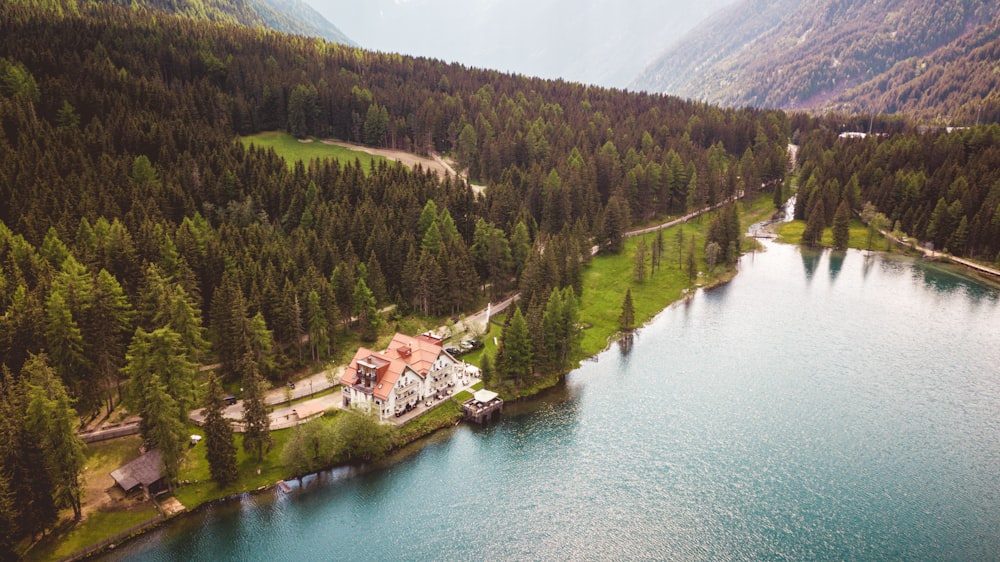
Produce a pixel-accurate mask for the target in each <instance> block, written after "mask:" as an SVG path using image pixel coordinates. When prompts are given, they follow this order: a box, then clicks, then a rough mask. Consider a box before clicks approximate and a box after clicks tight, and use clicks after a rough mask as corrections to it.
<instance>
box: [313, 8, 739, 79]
mask: <svg viewBox="0 0 1000 562" xmlns="http://www.w3.org/2000/svg"><path fill="white" fill-rule="evenodd" d="M307 1H308V3H309V4H310V5H312V6H313V7H314V8H316V10H317V11H319V12H320V13H322V14H323V16H325V17H326V18H327V19H328V20H330V21H331V22H333V23H334V24H335V25H336V26H337V27H339V28H340V29H341V30H342V31H343V32H344V33H345V34H347V36H348V37H350V38H351V39H352V40H353V41H355V42H357V43H358V44H360V45H361V46H362V47H364V48H367V49H373V50H378V51H387V52H396V53H404V54H409V55H415V56H426V57H432V58H438V59H442V60H446V61H449V62H459V63H462V64H465V65H467V66H473V67H483V68H493V69H497V70H502V71H508V72H514V73H519V74H525V75H529V76H540V77H543V78H563V79H565V80H569V81H574V82H584V83H588V84H597V85H602V86H612V87H625V86H627V85H628V84H629V83H630V82H632V80H634V79H635V78H636V77H637V76H638V75H639V74H640V73H641V72H642V70H643V69H644V68H645V67H646V65H647V64H649V63H650V62H651V61H652V60H653V59H654V58H655V57H656V56H657V55H659V54H660V53H661V52H662V51H663V50H664V49H666V48H667V47H669V46H670V45H671V44H673V43H674V42H675V41H677V40H678V39H680V38H681V36H683V35H684V34H685V33H686V32H687V31H689V30H690V29H691V28H693V27H694V26H695V25H697V24H698V23H699V22H700V21H701V20H703V19H704V18H706V17H707V16H709V15H711V14H712V13H714V12H715V11H717V10H718V9H720V8H721V7H723V6H726V5H728V4H731V3H733V2H734V0H704V1H702V2H688V1H678V0H625V1H622V0H370V1H368V0H363V1H359V0H307Z"/></svg>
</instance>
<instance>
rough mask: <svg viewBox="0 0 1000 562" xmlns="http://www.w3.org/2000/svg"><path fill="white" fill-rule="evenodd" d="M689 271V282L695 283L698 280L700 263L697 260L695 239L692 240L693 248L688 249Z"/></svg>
mask: <svg viewBox="0 0 1000 562" xmlns="http://www.w3.org/2000/svg"><path fill="white" fill-rule="evenodd" d="M687 269H688V281H690V282H692V283H694V280H695V279H697V278H698V262H697V261H696V260H695V255H694V240H693V239H692V240H691V247H690V248H689V249H688V258H687Z"/></svg>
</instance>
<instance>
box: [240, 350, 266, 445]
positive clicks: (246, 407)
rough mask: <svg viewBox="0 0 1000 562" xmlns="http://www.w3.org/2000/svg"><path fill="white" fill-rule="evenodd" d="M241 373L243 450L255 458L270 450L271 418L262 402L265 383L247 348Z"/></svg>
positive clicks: (241, 365)
mask: <svg viewBox="0 0 1000 562" xmlns="http://www.w3.org/2000/svg"><path fill="white" fill-rule="evenodd" d="M240 370H241V371H242V373H243V428H244V429H243V450H244V451H246V452H247V454H248V455H251V456H254V457H256V458H257V460H264V455H265V454H267V452H268V451H270V450H271V446H272V445H273V444H274V440H273V439H272V438H271V418H270V417H269V416H268V414H267V404H266V403H265V402H264V398H265V393H266V392H267V384H266V383H265V382H264V377H262V376H261V375H260V371H259V370H258V369H257V362H256V361H255V360H254V357H253V354H252V353H251V352H250V351H249V350H248V351H247V352H246V353H244V354H243V358H242V360H241V361H240Z"/></svg>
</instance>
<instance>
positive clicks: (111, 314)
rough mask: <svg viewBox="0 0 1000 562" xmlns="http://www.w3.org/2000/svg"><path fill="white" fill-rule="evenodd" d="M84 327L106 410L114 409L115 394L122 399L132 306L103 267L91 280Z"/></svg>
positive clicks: (131, 326) (119, 286) (120, 287)
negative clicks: (91, 294) (88, 312)
mask: <svg viewBox="0 0 1000 562" xmlns="http://www.w3.org/2000/svg"><path fill="white" fill-rule="evenodd" d="M91 312H92V314H91V315H90V322H88V324H89V325H88V327H87V330H88V332H89V333H90V334H91V338H92V340H93V341H96V342H100V344H99V345H94V346H93V348H92V349H93V357H94V362H95V363H96V368H97V370H98V372H99V373H100V375H101V378H102V380H103V384H102V386H103V387H104V394H105V398H106V400H107V408H108V413H109V414H110V413H111V411H112V410H113V409H114V405H115V404H114V396H115V393H114V392H112V390H114V391H116V392H117V395H118V398H119V399H121V386H120V384H119V381H120V377H119V375H120V373H121V368H122V367H123V366H124V364H125V351H126V349H127V345H128V338H129V335H130V334H131V333H132V332H133V331H134V330H133V329H132V328H133V326H134V325H133V323H132V322H133V317H134V314H133V311H132V305H131V304H130V303H129V301H128V297H127V296H126V295H125V291H124V289H122V286H121V285H120V284H119V283H118V280H117V279H115V277H114V276H113V275H111V274H110V273H108V271H107V270H106V269H102V270H101V271H100V272H99V273H98V274H97V282H96V283H94V303H93V308H92V309H91Z"/></svg>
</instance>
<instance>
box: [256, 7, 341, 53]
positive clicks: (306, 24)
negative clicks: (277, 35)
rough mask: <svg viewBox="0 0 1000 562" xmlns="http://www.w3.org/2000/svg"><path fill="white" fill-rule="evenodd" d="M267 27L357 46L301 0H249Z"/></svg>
mask: <svg viewBox="0 0 1000 562" xmlns="http://www.w3.org/2000/svg"><path fill="white" fill-rule="evenodd" d="M250 1H251V2H252V3H253V5H254V6H255V7H256V9H257V12H258V13H260V15H261V17H262V18H263V19H264V21H265V22H266V23H267V25H268V27H270V28H272V29H275V30H277V31H282V32H284V33H292V34H295V35H308V36H311V37H321V38H323V39H326V40H327V41H333V42H335V43H341V44H344V45H351V46H357V44H356V43H354V41H351V40H350V38H348V37H347V35H345V34H344V32H343V31H341V30H340V29H338V28H337V26H335V25H333V24H332V23H330V21H329V20H327V19H326V18H324V17H323V16H322V15H321V14H320V13H319V12H317V11H316V10H314V9H313V8H312V6H310V5H309V4H306V3H305V2H303V1H302V0H250Z"/></svg>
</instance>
